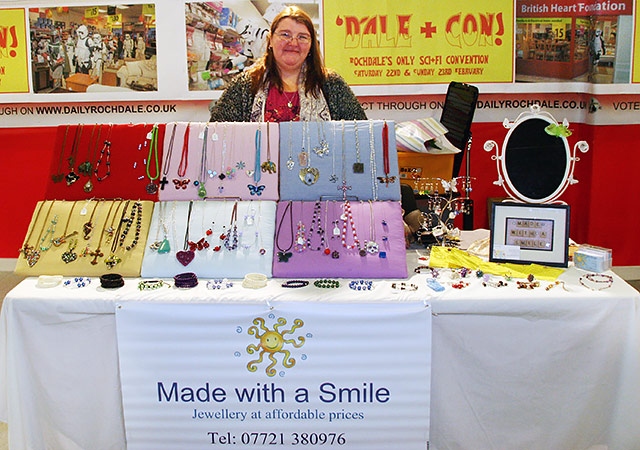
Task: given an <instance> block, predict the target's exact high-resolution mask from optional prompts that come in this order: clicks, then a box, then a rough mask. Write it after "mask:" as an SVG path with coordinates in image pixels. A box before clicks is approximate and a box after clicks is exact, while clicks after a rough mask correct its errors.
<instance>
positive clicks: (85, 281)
mask: <svg viewBox="0 0 640 450" xmlns="http://www.w3.org/2000/svg"><path fill="white" fill-rule="evenodd" d="M62 284H63V285H64V287H66V288H69V289H80V288H83V287H87V286H89V285H90V284H91V278H89V277H75V278H72V279H69V280H65V282H64V283H62Z"/></svg>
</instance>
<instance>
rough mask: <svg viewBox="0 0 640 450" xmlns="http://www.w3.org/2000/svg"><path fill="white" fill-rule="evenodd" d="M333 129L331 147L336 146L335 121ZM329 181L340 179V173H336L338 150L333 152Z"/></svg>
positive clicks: (334, 181)
mask: <svg viewBox="0 0 640 450" xmlns="http://www.w3.org/2000/svg"><path fill="white" fill-rule="evenodd" d="M331 129H332V141H331V147H333V148H334V149H335V148H336V124H335V122H334V123H333V126H332V127H331ZM329 181H330V182H332V183H336V182H337V181H338V175H336V152H335V151H333V152H331V175H330V176H329Z"/></svg>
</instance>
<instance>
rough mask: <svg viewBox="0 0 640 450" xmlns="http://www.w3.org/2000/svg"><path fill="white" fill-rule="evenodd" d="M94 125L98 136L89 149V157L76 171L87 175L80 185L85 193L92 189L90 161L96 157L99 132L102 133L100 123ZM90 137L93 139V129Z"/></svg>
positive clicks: (91, 166)
mask: <svg viewBox="0 0 640 450" xmlns="http://www.w3.org/2000/svg"><path fill="white" fill-rule="evenodd" d="M96 126H97V127H98V137H97V138H96V140H95V144H94V145H93V152H91V150H89V151H90V156H89V159H88V160H87V161H85V162H84V163H82V164H81V165H80V166H78V171H79V172H80V173H83V174H84V175H86V176H87V177H89V179H88V180H87V182H86V183H85V184H84V186H83V187H82V189H83V190H84V191H85V192H86V193H87V194H88V193H89V192H91V191H93V182H92V181H91V178H92V177H93V163H92V161H93V160H94V159H96V155H97V153H98V146H99V145H100V134H101V133H102V125H96ZM94 130H95V128H94ZM91 139H92V140H93V131H92V132H91ZM89 149H91V142H89Z"/></svg>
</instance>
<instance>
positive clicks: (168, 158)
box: [160, 122, 178, 191]
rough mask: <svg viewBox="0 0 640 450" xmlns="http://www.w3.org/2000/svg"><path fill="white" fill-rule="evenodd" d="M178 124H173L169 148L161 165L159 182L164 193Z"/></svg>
mask: <svg viewBox="0 0 640 450" xmlns="http://www.w3.org/2000/svg"><path fill="white" fill-rule="evenodd" d="M177 127H178V124H177V123H176V122H174V123H173V129H172V130H171V138H170V139H169V148H168V149H167V151H166V152H165V154H164V155H163V156H164V163H163V164H162V180H160V190H163V191H164V187H165V186H166V185H167V184H168V183H169V180H167V174H168V173H169V165H170V164H171V155H173V141H175V138H176V128H177Z"/></svg>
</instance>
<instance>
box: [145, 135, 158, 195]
mask: <svg viewBox="0 0 640 450" xmlns="http://www.w3.org/2000/svg"><path fill="white" fill-rule="evenodd" d="M147 137H148V138H149V139H150V141H151V142H150V143H149V154H148V155H147V164H146V167H145V169H146V172H147V178H149V184H147V186H146V188H145V190H146V191H147V194H149V195H154V194H157V193H158V186H157V185H156V184H155V183H154V181H156V180H157V179H158V178H160V164H159V163H158V124H155V125H153V128H151V131H150V132H149V134H148V135H147ZM152 165H155V175H151V170H152V167H151V166H152Z"/></svg>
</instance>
